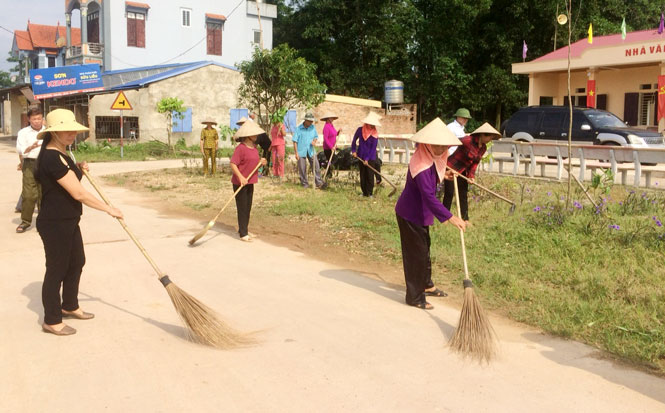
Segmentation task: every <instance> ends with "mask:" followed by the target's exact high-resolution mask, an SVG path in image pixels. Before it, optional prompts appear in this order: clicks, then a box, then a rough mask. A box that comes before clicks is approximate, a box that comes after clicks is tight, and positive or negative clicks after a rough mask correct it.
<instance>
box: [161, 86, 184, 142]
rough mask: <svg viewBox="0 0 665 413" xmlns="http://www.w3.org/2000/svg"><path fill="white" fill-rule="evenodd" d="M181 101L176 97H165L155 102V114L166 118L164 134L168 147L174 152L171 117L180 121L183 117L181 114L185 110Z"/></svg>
mask: <svg viewBox="0 0 665 413" xmlns="http://www.w3.org/2000/svg"><path fill="white" fill-rule="evenodd" d="M183 103H184V102H183V101H182V100H180V99H178V98H177V97H167V98H162V99H161V100H160V101H159V102H157V112H159V113H162V114H163V115H164V117H165V118H166V133H167V137H168V145H169V148H171V149H172V150H173V151H174V152H175V149H174V147H173V145H171V133H172V132H173V117H174V116H175V117H176V119H182V118H183V117H184V115H183V113H184V112H185V111H186V110H187V108H185V107H184V106H183Z"/></svg>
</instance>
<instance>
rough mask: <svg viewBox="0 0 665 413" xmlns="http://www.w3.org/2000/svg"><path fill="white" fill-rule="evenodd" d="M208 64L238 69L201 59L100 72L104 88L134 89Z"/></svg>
mask: <svg viewBox="0 0 665 413" xmlns="http://www.w3.org/2000/svg"><path fill="white" fill-rule="evenodd" d="M210 65H214V66H219V67H223V68H226V69H230V70H233V71H236V72H237V71H238V69H237V68H235V67H233V66H228V65H224V64H221V63H217V62H211V61H201V62H191V63H172V64H166V65H157V66H145V67H136V68H132V69H122V70H113V71H108V72H104V73H102V80H103V81H104V88H105V89H106V90H123V89H135V88H137V87H144V86H147V85H149V84H151V83H155V82H159V81H161V80H165V79H169V78H171V77H174V76H178V75H181V74H183V73H187V72H191V71H193V70H196V69H200V68H202V67H206V66H210Z"/></svg>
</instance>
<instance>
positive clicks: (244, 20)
mask: <svg viewBox="0 0 665 413" xmlns="http://www.w3.org/2000/svg"><path fill="white" fill-rule="evenodd" d="M76 9H79V10H80V16H81V45H80V46H76V45H72V43H71V37H72V36H71V34H70V33H71V17H72V11H73V10H76ZM276 17H277V7H276V6H275V5H271V4H266V3H264V2H258V3H257V2H254V1H240V2H238V0H144V1H143V2H135V1H124V0H105V1H102V0H65V21H66V24H67V57H66V61H67V64H68V65H69V64H84V63H99V64H100V66H101V67H102V69H103V70H119V69H129V68H135V67H142V66H154V65H161V64H169V63H185V62H194V61H213V62H217V63H221V64H226V65H230V66H233V65H235V64H237V63H238V62H241V61H243V60H247V59H249V58H250V57H251V54H252V51H253V50H254V48H255V47H257V46H262V47H264V48H271V47H272V22H273V19H274V18H276ZM261 43H262V45H261Z"/></svg>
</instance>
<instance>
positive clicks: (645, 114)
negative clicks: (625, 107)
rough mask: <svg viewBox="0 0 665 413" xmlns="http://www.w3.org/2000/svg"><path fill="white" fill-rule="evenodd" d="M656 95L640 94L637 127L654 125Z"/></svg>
mask: <svg viewBox="0 0 665 413" xmlns="http://www.w3.org/2000/svg"><path fill="white" fill-rule="evenodd" d="M655 112H656V95H655V94H654V93H640V107H639V112H638V114H639V120H638V125H639V126H652V125H654V124H655V121H654V117H655V116H654V115H655Z"/></svg>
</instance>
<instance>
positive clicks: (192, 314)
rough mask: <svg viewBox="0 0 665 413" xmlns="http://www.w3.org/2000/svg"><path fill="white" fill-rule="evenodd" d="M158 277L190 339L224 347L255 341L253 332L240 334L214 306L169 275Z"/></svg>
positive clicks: (229, 347) (228, 347)
mask: <svg viewBox="0 0 665 413" xmlns="http://www.w3.org/2000/svg"><path fill="white" fill-rule="evenodd" d="M159 280H160V281H161V282H162V284H164V288H166V291H167V293H168V294H169V297H170V298H171V302H172V303H173V306H174V307H175V310H176V312H177V313H178V316H180V319H181V320H182V321H183V323H184V324H185V326H186V327H187V335H188V336H189V339H190V340H192V341H194V342H196V343H200V344H205V345H208V346H211V347H216V348H220V349H224V350H229V349H232V348H237V347H244V346H248V345H251V344H254V343H255V342H256V340H255V339H254V337H252V336H251V334H244V333H240V332H238V331H236V330H234V329H233V328H231V327H229V325H228V324H227V323H225V322H224V321H222V320H221V319H220V318H219V316H218V315H217V313H215V311H214V310H213V309H212V308H210V307H208V306H207V305H205V304H203V303H202V302H201V301H199V300H197V299H196V298H194V297H193V296H191V295H189V294H188V293H187V292H185V291H184V290H182V289H180V288H179V287H178V286H177V285H175V284H174V283H173V282H171V280H169V279H168V276H164V277H162V278H160V279H159Z"/></svg>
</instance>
